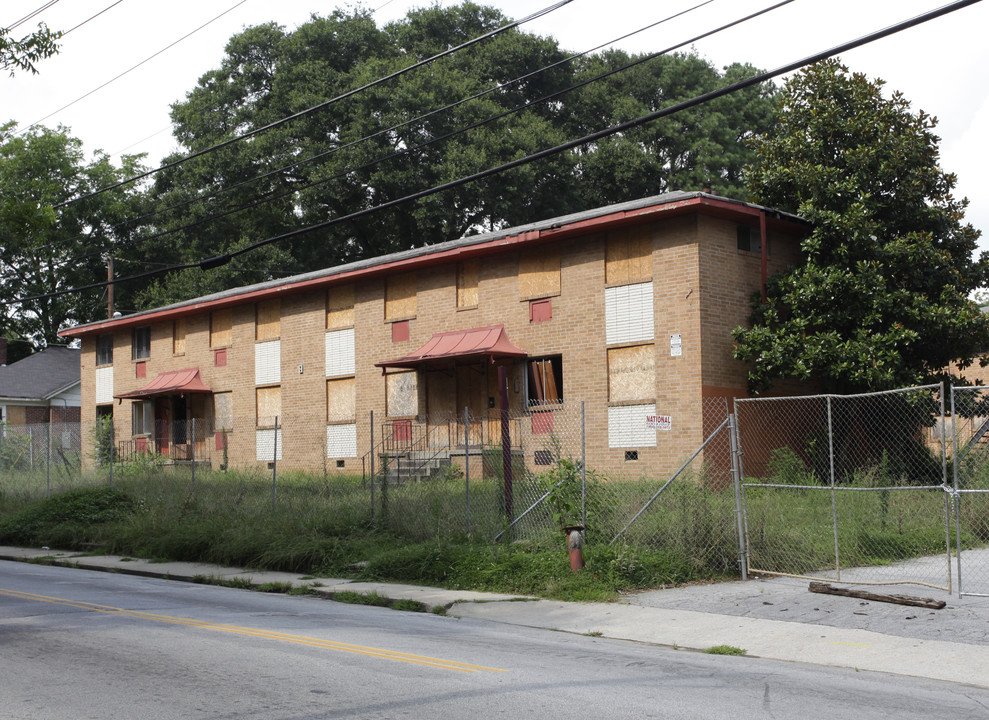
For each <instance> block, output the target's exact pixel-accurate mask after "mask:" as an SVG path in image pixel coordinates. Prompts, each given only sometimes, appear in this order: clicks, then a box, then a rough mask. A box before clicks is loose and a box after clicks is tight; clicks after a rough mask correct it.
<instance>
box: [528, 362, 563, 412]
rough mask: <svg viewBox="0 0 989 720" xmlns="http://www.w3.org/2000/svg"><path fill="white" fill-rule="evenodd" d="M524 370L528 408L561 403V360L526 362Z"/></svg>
mask: <svg viewBox="0 0 989 720" xmlns="http://www.w3.org/2000/svg"><path fill="white" fill-rule="evenodd" d="M526 370H527V373H526V380H527V389H526V402H527V404H528V405H529V406H530V407H532V406H538V405H553V404H556V403H561V402H563V358H561V357H560V356H558V355H557V356H555V357H548V358H536V359H532V360H528V361H527V362H526Z"/></svg>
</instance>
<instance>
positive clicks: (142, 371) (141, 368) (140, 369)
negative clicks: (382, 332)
mask: <svg viewBox="0 0 989 720" xmlns="http://www.w3.org/2000/svg"><path fill="white" fill-rule="evenodd" d="M147 376H148V364H147V363H144V362H139V363H138V364H137V365H135V366H134V377H139V378H143V377H147Z"/></svg>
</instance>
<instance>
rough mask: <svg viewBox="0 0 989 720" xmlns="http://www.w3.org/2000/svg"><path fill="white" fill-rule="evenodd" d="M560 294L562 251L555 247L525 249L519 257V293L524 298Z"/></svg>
mask: <svg viewBox="0 0 989 720" xmlns="http://www.w3.org/2000/svg"><path fill="white" fill-rule="evenodd" d="M559 294H560V251H559V250H558V249H555V248H544V247H543V248H532V249H529V250H524V251H523V252H522V257H520V258H519V295H520V296H521V297H522V298H538V297H547V296H549V295H559Z"/></svg>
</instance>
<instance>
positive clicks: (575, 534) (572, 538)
mask: <svg viewBox="0 0 989 720" xmlns="http://www.w3.org/2000/svg"><path fill="white" fill-rule="evenodd" d="M563 532H564V533H566V536H567V551H568V552H569V553H570V569H571V570H573V571H574V572H577V571H578V570H580V569H581V568H582V567H584V554H583V552H581V548H583V547H584V526H583V525H569V526H567V527H565V528H563Z"/></svg>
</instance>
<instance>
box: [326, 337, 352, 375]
mask: <svg viewBox="0 0 989 720" xmlns="http://www.w3.org/2000/svg"><path fill="white" fill-rule="evenodd" d="M354 366H355V362H354V328H347V329H346V330H333V331H332V332H328V333H326V377H335V376H337V375H353V374H354Z"/></svg>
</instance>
